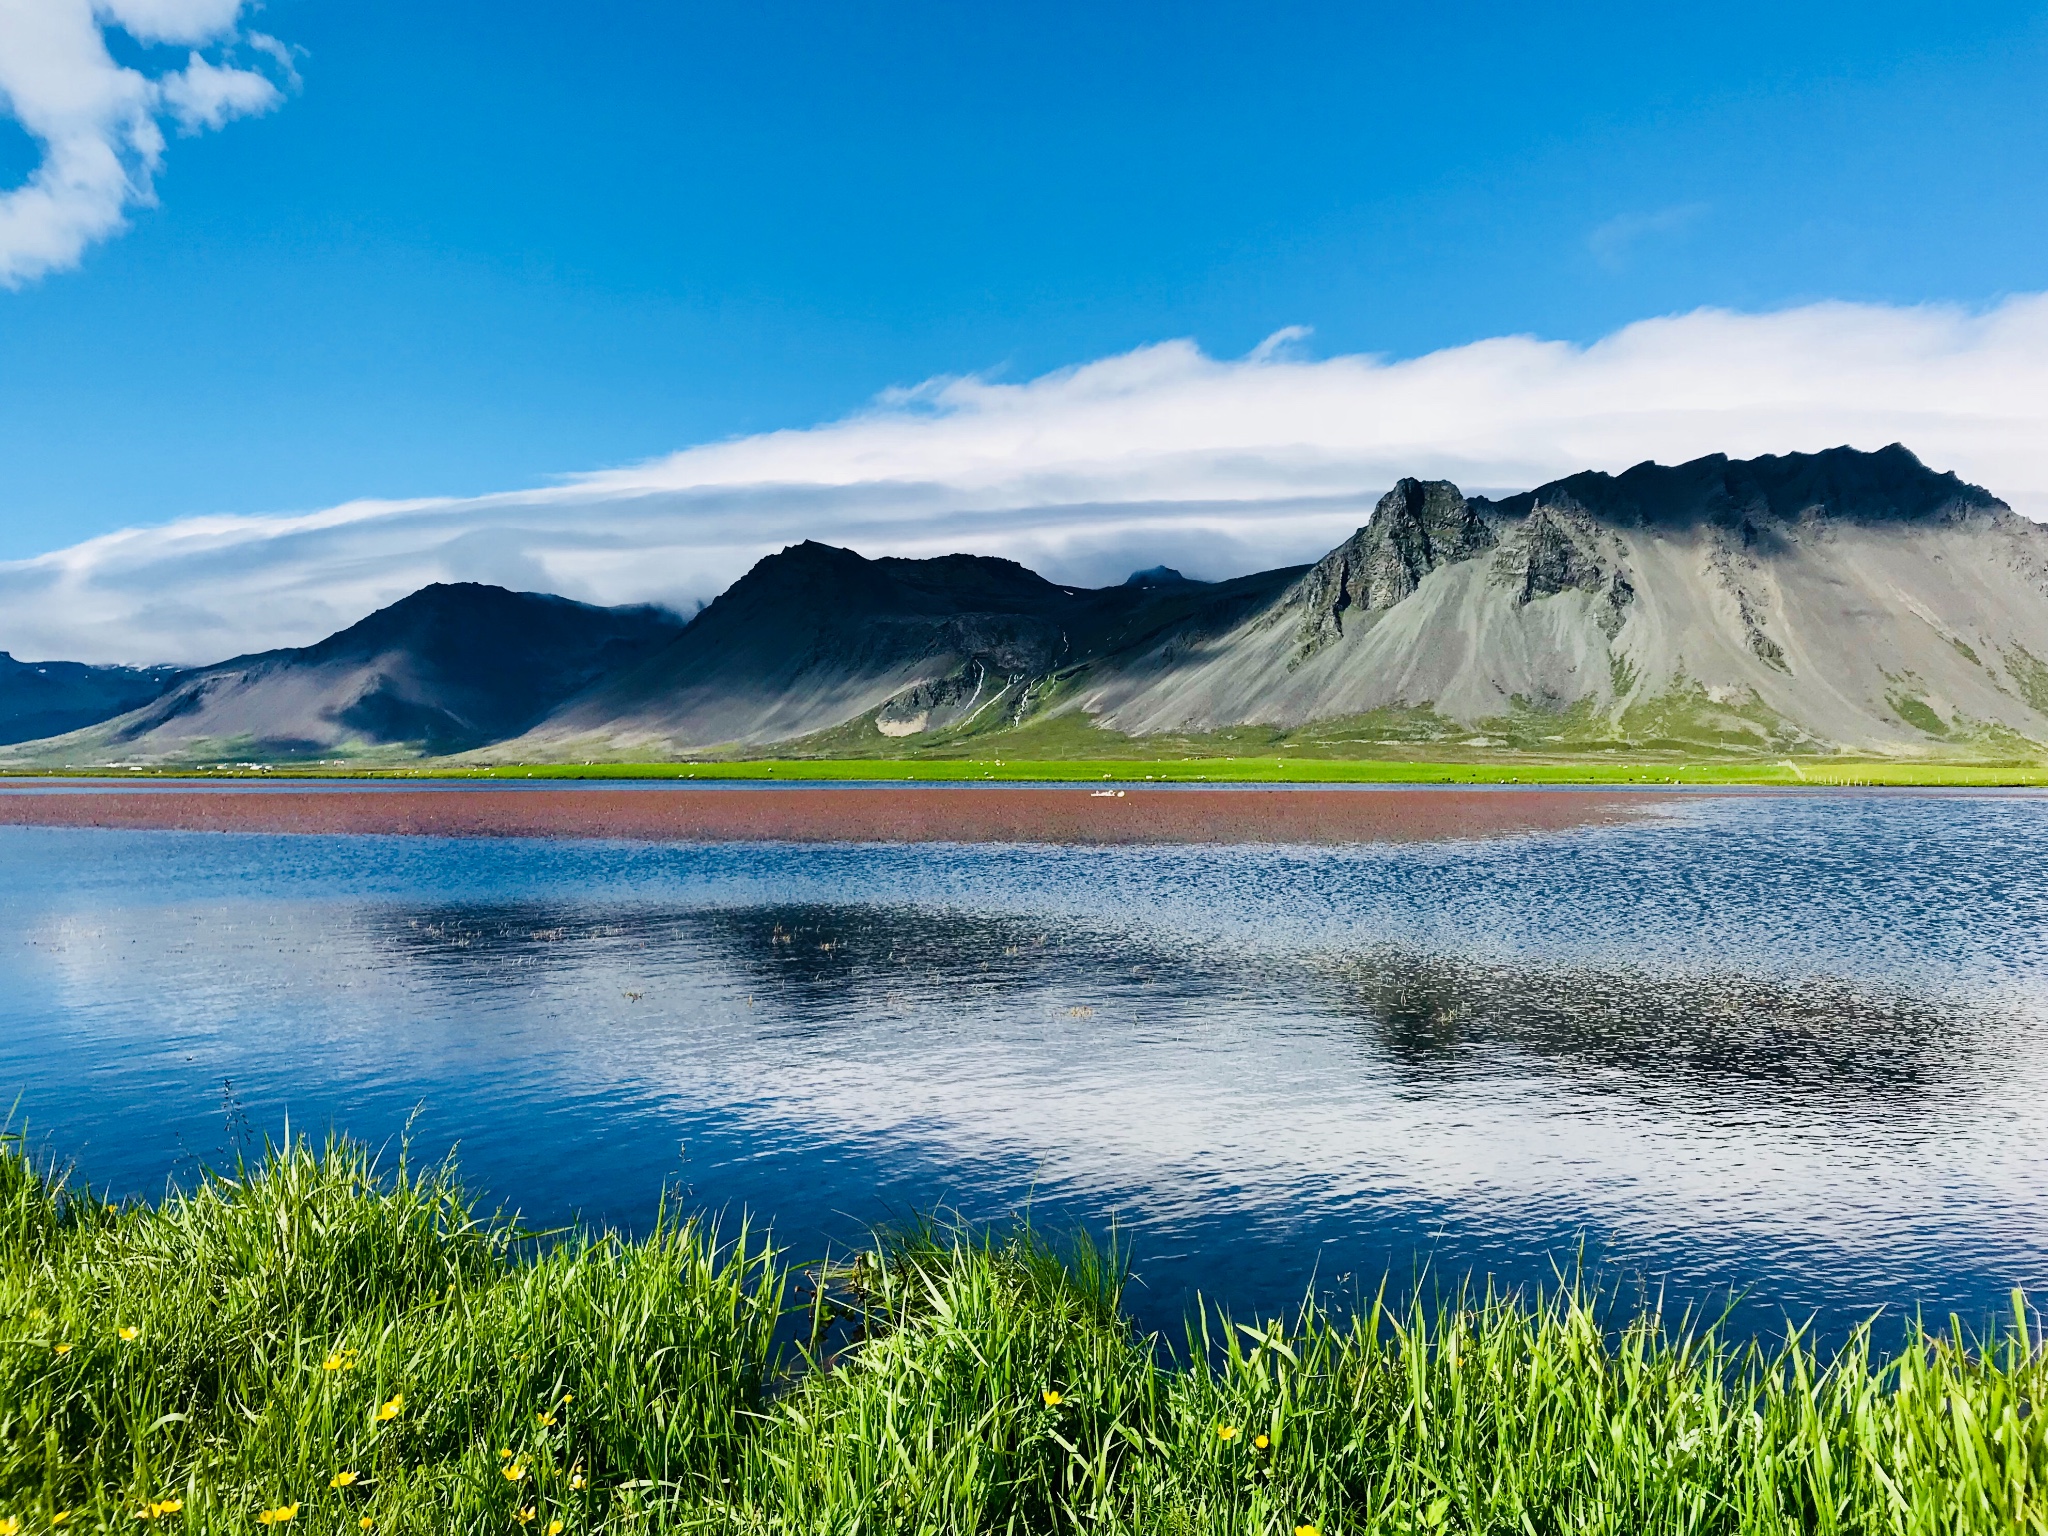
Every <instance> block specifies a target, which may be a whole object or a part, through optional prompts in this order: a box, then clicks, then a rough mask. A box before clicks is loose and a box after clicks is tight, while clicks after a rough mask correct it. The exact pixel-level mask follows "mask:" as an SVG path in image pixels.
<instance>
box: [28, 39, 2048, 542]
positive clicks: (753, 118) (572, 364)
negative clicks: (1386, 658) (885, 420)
mask: <svg viewBox="0 0 2048 1536" xmlns="http://www.w3.org/2000/svg"><path fill="white" fill-rule="evenodd" d="M246 19H248V20H249V21H250V22H251V23H252V24H260V26H261V28H262V30H263V31H265V32H267V33H269V34H271V35H274V36H276V37H278V38H280V39H283V40H284V41H285V42H287V43H289V44H290V45H292V46H293V47H294V48H296V49H299V50H303V51H302V52H301V53H300V54H299V56H298V58H297V68H298V70H299V72H300V75H301V79H302V85H301V86H300V87H299V89H298V90H297V91H295V92H293V93H291V94H290V96H289V98H288V99H287V100H286V101H285V102H284V103H283V105H282V106H280V107H279V108H278V109H277V110H275V111H273V112H271V113H269V114H268V115H265V116H262V117H258V118H254V119H250V120H245V121H238V122H232V123H229V124H227V125H226V126H225V127H223V128H221V129H219V130H218V131H215V132H208V133H203V134H200V135H198V136H196V137H189V138H185V137H176V136H174V137H173V138H172V140H171V142H170V144H169V147H168V151H167V153H166V156H165V159H164V165H163V169H162V171H161V173H160V174H159V176H158V178H157V181H156V188H157V195H158V199H159V202H158V205H157V206H155V207H144V208H137V209H135V210H133V211H132V212H131V215H130V227H129V228H128V229H127V231H126V232H125V233H122V234H119V235H117V236H115V237H114V238H112V239H109V240H107V241H104V242H102V243H98V244H95V245H93V246H91V247H90V248H89V249H88V250H87V251H86V252H85V254H84V257H83V260H82V262H81V263H80V265H78V266H77V267H76V268H75V269H73V270H68V271H58V272H53V273H50V274H49V275H47V276H44V277H41V278H39V279H36V280H34V281H31V282H28V283H26V284H24V285H23V286H21V287H20V288H18V289H17V290H15V291H12V292H6V291H0V555H7V556H20V555H27V554H32V553H35V552H37V551H41V550H45V549H49V548H52V547H55V546H57V545H60V544H65V543H69V542H71V541H72V540H74V539H77V538H80V537H83V536H85V535H87V534H90V533H95V532H99V531H102V530H105V529H109V528H114V527H119V526H124V525H128V524H133V523H138V522H144V523H146V522H155V521H160V520H163V519H167V518H170V517H174V516H177V515H181V514H189V513H203V512H213V511H241V512H261V511H273V510H283V509H292V508H304V507H315V506H322V505H327V504H331V503H335V502H339V501H343V500H346V499H349V498H352V497H358V496H397V495H407V496H411V495H432V494H462V493H473V492H481V491H488V490H495V489H501V488H504V487H507V486H511V485H519V484H528V483H532V482H535V481H537V480H540V479H542V478H544V477H547V476H550V475H554V474H559V473H567V472H574V471H580V470H587V469H592V468H597V467H600V466H604V465H608V464H616V463H622V462H629V461H633V460H637V459H641V458H645V457H648V456H650V455H655V454H659V453H663V452H666V451H669V450H672V449H675V448H679V447H682V446H685V445H687V444H690V443H695V442H701V441H705V440H710V439H717V438H722V437H725V436H728V435H731V434H736V433H746V432H754V431H760V430H763V429H768V428H773V427H783V426H800V425H804V424H808V423H811V422H816V421H819V420H823V419H828V418H831V417H835V416H838V415H840V414H841V413H843V412H845V411H847V410H849V409H851V408H854V407H856V406H858V405H859V404H860V403H861V402H862V401H863V400H865V399H867V398H868V397H870V396H872V395H873V394H875V392H877V391H878V390H881V389H883V388H885V387H887V386H890V385H897V384H909V383H914V382H916V381H918V380H920V379H923V378H926V377H928V376H931V375H934V374H944V373H957V372H965V371H995V372H996V373H998V374H999V375H1000V376H1004V377H1027V376H1031V375H1035V374H1038V373H1041V372H1043V371H1044V370H1046V369H1049V368H1054V367H1058V366H1061V365H1065V364H1072V363H1078V362H1083V361H1086V360H1089V359H1092V358H1097V357H1101V356H1105V355H1108V354H1113V353H1116V352H1120V351H1122V350H1124V349H1127V348H1130V347H1133V346H1137V345H1140V344H1143V343H1147V342H1153V341H1158V340H1161V339H1165V338H1171V337H1191V338H1194V339H1195V340H1196V341H1197V342H1199V344H1200V345H1201V346H1202V347H1203V348H1204V349H1205V350H1206V351H1208V352H1209V353H1211V354H1212V355H1220V356H1232V355H1236V354H1239V353H1242V352H1243V351H1245V350H1246V349H1248V348H1250V347H1252V346H1253V345H1254V344H1256V343H1257V342H1258V341H1259V340H1260V338H1262V337H1264V336H1266V335H1267V334H1269V333H1271V332H1273V331H1274V330H1276V329H1278V328H1280V327H1282V326H1288V325H1304V326H1310V327H1313V329H1314V334H1313V337H1312V339H1311V341H1310V342H1309V344H1308V345H1309V346H1310V348H1311V349H1312V350H1313V351H1315V352H1317V353H1324V354H1330V353H1345V352H1371V353H1387V354H1392V355H1395V356H1409V355H1414V354H1418V353H1423V352H1427V351H1430V350H1432V349H1435V348H1439V347H1444V346H1450V345H1455V344H1458V343H1461V342H1467V341H1471V340H1474V339H1476V338H1480V337H1485V336H1490V335H1495V334H1503V333H1514V332H1533V333H1536V334H1539V335H1543V336H1547V337H1558V338H1565V339H1575V340H1582V341H1583V340H1590V339H1592V338H1595V337H1597V336H1599V335H1601V334H1604V333H1606V332H1608V331H1610V330H1612V329H1614V328H1615V327H1617V326H1619V325H1621V324H1623V323H1625V322H1627V321H1630V320H1634V319H1637V318H1640V317H1644V316H1649V315H1656V314H1663V313H1669V312H1675V311H1683V310H1687V309H1691V308H1693V307H1696V306H1700V305H1724V306H1731V307H1735V308H1738V309H1747V310H1755V309H1767V308H1773V307H1778V306H1784V305H1788V304H1794V303H1798V302H1801V301H1804V300H1810V299H1815V298H1853V299H1872V300H1881V301H1887V302H1894V303H1914V302H1918V301H1922V300H1928V299H1947V300H1955V301H1960V302H1962V303H1964V304H1966V305H1981V304H1986V303H1989V302H1992V301H1995V300H1996V299H1998V298H1999V297H2001V296H2003V295H2006V294H2009V293H2013V292H2023V291H2032V290H2037V289H2040V288H2042V287H2048V275H2044V263H2048V178H2044V175H2043V172H2044V167H2048V114H2044V112H2043V109H2042V105H2041V103H2042V100H2043V87H2044V86H2048V20H2044V12H2043V10H2042V8H2041V7H2040V6H2038V5H2025V6H2022V5H1997V4H1985V5H1975V6H1971V7H1956V8H1950V7H1927V6H1920V5H1911V6H1908V5H1860V6H1854V7H1851V6H1804V7H1801V6H1788V5H1783V4H1779V5H1769V6H1723V7H1712V8H1708V7H1645V6H1641V5H1616V6H1579V7H1571V8H1564V9H1559V8H1549V7H1525V6H1494V5H1439V6H1414V5H1401V6H1391V5H1361V6H1339V5H1293V6H1285V5H1282V6H1275V5H1259V6H1251V5H1235V6H1214V5H1209V6H1205V5H1188V4H1178V5H1170V6H1169V5H1158V6H1134V5H1108V6H1105V5H1101V4H1090V5H1061V4H1048V3H1044V0H1039V3H1034V4H1031V5H1028V6H1027V5H1014V6H1013V5H1002V4H990V3H983V4H977V5H973V6H961V5H957V4H944V5H937V4H934V5H881V6H873V7H847V6H823V5H820V6H805V5H775V4H760V3H748V4H746V5H703V4H689V5H681V4H608V5H593V6H578V7H562V6H559V5H537V4H523V3H518V0H492V3H491V4H479V3H455V0H449V3H436V4H433V5H427V6H422V5H419V4H417V3H415V0H408V3H395V0H350V3H348V4H345V5H344V4H340V3H336V0H270V3H268V4H267V5H265V6H264V7H263V8H262V10H261V11H260V12H259V13H253V14H251V15H249V16H248V17H247V18H246ZM110 36H111V38H112V46H113V47H114V49H115V52H116V55H117V57H121V58H123V59H134V60H138V61H142V62H147V61H148V60H149V59H150V58H151V57H152V56H158V57H160V56H163V55H165V54H167V53H168V54H171V55H176V54H177V53H178V50H175V49H171V50H166V49H162V48H157V49H145V48H143V47H141V46H140V45H136V44H134V43H132V42H131V41H130V40H129V39H127V38H125V37H123V36H122V35H120V34H119V33H112V34H110ZM0 46H4V42H0ZM33 163H34V146H33V144H32V143H31V141H30V140H29V139H28V138H27V137H26V136H25V135H23V134H22V133H20V131H19V130H18V129H11V128H10V129H9V130H8V131H4V132H0V182H4V183H8V184H11V183H13V182H16V181H18V180H20V179H21V177H22V176H23V175H24V174H26V172H27V171H28V170H29V169H30V168H31V167H32V165H33Z"/></svg>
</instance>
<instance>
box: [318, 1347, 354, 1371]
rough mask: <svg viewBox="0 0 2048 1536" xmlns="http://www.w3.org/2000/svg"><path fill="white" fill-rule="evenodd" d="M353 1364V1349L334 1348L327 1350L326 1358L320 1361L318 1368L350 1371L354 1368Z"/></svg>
mask: <svg viewBox="0 0 2048 1536" xmlns="http://www.w3.org/2000/svg"><path fill="white" fill-rule="evenodd" d="M355 1364H356V1352H355V1351H354V1350H352V1349H336V1350H330V1351H329V1352H328V1355H327V1358H326V1359H325V1360H322V1361H321V1362H320V1369H321V1370H323V1371H352V1370H354V1369H355Z"/></svg>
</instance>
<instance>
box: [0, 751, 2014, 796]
mask: <svg viewBox="0 0 2048 1536" xmlns="http://www.w3.org/2000/svg"><path fill="white" fill-rule="evenodd" d="M94 772H95V770H89V769H77V770H69V769H67V770H62V771H57V770H39V771H37V772H34V773H13V772H10V773H6V774H0V777H11V778H23V777H34V778H68V777H78V776H85V777H91V776H93V774H94ZM97 772H99V773H101V774H104V773H105V772H106V770H97ZM122 776H123V777H124V778H134V779H157V780H163V779H173V780H175V779H191V778H201V779H265V780H281V779H404V780H419V781H423V782H433V781H444V780H464V779H500V780H516V781H531V782H535V783H541V782H546V781H549V780H598V781H603V780H615V781H620V780H625V781H629V780H661V781H664V782H666V781H676V782H682V783H689V782H691V781H697V782H702V783H719V782H739V783H811V782H815V783H879V784H890V783H894V784H957V783H989V782H993V783H1051V784H1058V783H1087V782H1099V781H1101V780H1105V779H1107V780H1111V781H1114V782H1117V783H1123V784H1136V783H1146V782H1156V783H1161V784H1219V785H1220V784H1559V785H1569V784H1583V785H1645V786H1651V787H1655V786H1666V787H1668V786H1671V785H1683V784H1691V785H1698V786H1704V787H1725V788H1734V787H1741V786H1755V787H1771V786H1778V787H1784V788H1797V787H1800V786H1809V787H1812V786H1818V787H1833V788H1852V787H1861V786H1891V787H1896V788H1952V789H1973V788H1974V789H1997V788H2032V787H2039V786H2042V785H2048V765H2044V764H2041V763H2036V762H2021V761H2014V762H1984V761H1967V760H1949V761H1944V760H1938V759H1932V758H1912V757H1899V758H1851V757H1801V758H1779V759H1765V758H1742V757H1730V758H1712V757H1699V758H1693V757H1674V758H1669V759H1647V758H1644V759H1619V758H1613V757H1543V756H1536V755H1531V756H1528V757H1518V756H1511V755H1495V756H1485V757H1474V758H1473V759H1471V760H1469V761H1439V760H1434V759H1421V758H1417V759H1412V760H1411V759H1385V760H1376V759H1369V758H1325V757H1313V756H1307V755H1295V754H1292V753H1290V754H1286V755H1282V756H1277V757H1275V756H1264V757H1185V758H1172V757H1159V758H1101V759H1094V758H1089V759H1066V758H1061V759H1024V758H1007V757H1002V758H929V759H925V758H764V759H756V760H750V761H711V762H696V763H690V762H663V763H533V764H521V765H513V766H504V765H501V766H493V767H481V768H480V767H471V766H466V765H459V764H448V763H437V762H434V761H432V760H427V761H424V762H420V763H417V764H413V765H409V766H407V767H403V768H390V769H351V768H342V767H305V766H291V765H284V766H280V767H277V768H266V769H263V770H260V771H258V770H254V769H250V768H247V767H243V766H229V767H220V768H195V767H190V766H187V767H152V768H149V769H146V770H133V771H125V770H124V772H123V775H122Z"/></svg>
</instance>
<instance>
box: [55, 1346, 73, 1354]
mask: <svg viewBox="0 0 2048 1536" xmlns="http://www.w3.org/2000/svg"><path fill="white" fill-rule="evenodd" d="M52 1348H54V1349H55V1350H56V1351H57V1353H58V1354H60V1355H68V1354H70V1353H71V1346H70V1345H69V1344H57V1345H53V1346H52Z"/></svg>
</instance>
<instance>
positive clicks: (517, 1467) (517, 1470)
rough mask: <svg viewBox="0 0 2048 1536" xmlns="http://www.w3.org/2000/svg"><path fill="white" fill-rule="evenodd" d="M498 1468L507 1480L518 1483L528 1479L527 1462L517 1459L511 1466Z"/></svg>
mask: <svg viewBox="0 0 2048 1536" xmlns="http://www.w3.org/2000/svg"><path fill="white" fill-rule="evenodd" d="M498 1470H499V1472H500V1473H502V1474H503V1476H504V1478H505V1481H506V1482H508V1483H518V1482H524V1481H525V1480H526V1463H525V1462H523V1461H515V1462H513V1463H512V1465H511V1466H509V1467H500V1468H499V1469H498Z"/></svg>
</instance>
